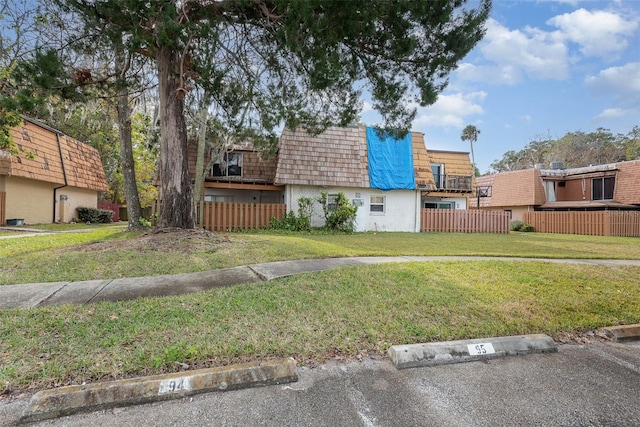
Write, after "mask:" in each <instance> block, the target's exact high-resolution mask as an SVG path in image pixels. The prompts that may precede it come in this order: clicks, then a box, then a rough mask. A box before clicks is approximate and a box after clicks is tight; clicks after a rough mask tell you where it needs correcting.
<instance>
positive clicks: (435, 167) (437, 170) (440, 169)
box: [431, 164, 444, 188]
mask: <svg viewBox="0 0 640 427" xmlns="http://www.w3.org/2000/svg"><path fill="white" fill-rule="evenodd" d="M431 173H433V180H434V181H435V182H436V188H442V187H444V165H442V164H432V165H431Z"/></svg>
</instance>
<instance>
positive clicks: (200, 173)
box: [193, 93, 209, 226]
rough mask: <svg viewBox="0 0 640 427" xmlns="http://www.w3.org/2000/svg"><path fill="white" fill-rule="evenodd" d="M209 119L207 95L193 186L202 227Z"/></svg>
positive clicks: (204, 100) (200, 123)
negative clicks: (205, 155)
mask: <svg viewBox="0 0 640 427" xmlns="http://www.w3.org/2000/svg"><path fill="white" fill-rule="evenodd" d="M208 117H209V111H208V105H207V94H206V93H205V94H203V95H202V101H201V104H200V109H199V111H198V118H199V124H198V157H197V158H196V170H195V176H196V179H195V183H194V184H193V198H194V199H195V201H196V204H197V205H198V217H199V218H200V224H198V225H199V226H202V225H203V224H202V215H203V212H204V209H203V204H202V202H203V200H202V195H203V188H202V187H203V184H204V178H205V176H206V175H207V171H206V169H205V164H204V154H205V151H206V150H205V148H206V146H207V118H208Z"/></svg>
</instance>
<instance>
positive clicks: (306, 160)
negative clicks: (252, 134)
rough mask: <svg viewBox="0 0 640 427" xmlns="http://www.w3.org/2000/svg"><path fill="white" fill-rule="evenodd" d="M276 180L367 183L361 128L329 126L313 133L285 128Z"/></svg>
mask: <svg viewBox="0 0 640 427" xmlns="http://www.w3.org/2000/svg"><path fill="white" fill-rule="evenodd" d="M275 182H276V184H296V185H320V186H343V187H369V173H368V170H367V146H366V137H365V129H364V128H358V127H348V128H338V127H330V128H329V129H327V130H326V131H325V132H323V133H321V134H320V135H317V136H312V135H309V134H308V133H306V132H305V131H303V130H296V131H292V130H289V129H285V130H284V131H283V132H282V136H281V137H280V145H279V152H278V167H277V170H276V180H275Z"/></svg>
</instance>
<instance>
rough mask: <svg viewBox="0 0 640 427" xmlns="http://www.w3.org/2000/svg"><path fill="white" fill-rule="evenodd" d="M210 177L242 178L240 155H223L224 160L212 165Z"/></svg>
mask: <svg viewBox="0 0 640 427" xmlns="http://www.w3.org/2000/svg"><path fill="white" fill-rule="evenodd" d="M211 175H212V176H242V153H225V154H224V160H223V161H222V162H217V163H215V164H214V165H213V168H212V171H211Z"/></svg>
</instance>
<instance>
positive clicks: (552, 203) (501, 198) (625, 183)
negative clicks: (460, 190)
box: [470, 160, 640, 220]
mask: <svg viewBox="0 0 640 427" xmlns="http://www.w3.org/2000/svg"><path fill="white" fill-rule="evenodd" d="M638 183H640V160H633V161H626V162H618V163H610V164H605V165H593V166H587V167H581V168H572V169H563V168H562V164H561V163H552V164H551V167H550V168H549V169H541V168H531V169H525V170H519V171H512V172H504V173H498V174H494V175H487V176H482V177H478V178H476V186H477V190H478V193H477V194H478V196H479V197H477V198H476V199H475V200H474V199H471V200H470V204H471V206H472V207H477V206H478V201H479V204H480V209H503V210H508V211H511V213H512V219H514V220H522V217H523V214H524V212H527V211H589V210H591V211H592V210H640V185H638Z"/></svg>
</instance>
